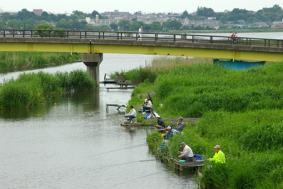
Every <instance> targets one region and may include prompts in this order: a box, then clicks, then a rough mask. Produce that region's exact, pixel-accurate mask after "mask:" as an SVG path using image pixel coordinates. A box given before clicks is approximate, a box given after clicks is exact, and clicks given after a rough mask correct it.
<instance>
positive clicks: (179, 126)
mask: <svg viewBox="0 0 283 189" xmlns="http://www.w3.org/2000/svg"><path fill="white" fill-rule="evenodd" d="M184 128H185V122H184V119H183V117H180V118H179V119H178V121H177V127H176V130H177V131H179V132H182V131H183V129H184Z"/></svg>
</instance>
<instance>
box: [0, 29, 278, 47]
mask: <svg viewBox="0 0 283 189" xmlns="http://www.w3.org/2000/svg"><path fill="white" fill-rule="evenodd" d="M0 38H28V39H32V38H60V39H62V38H63V39H89V40H128V41H153V42H162V41H163V42H183V43H215V44H230V45H231V44H232V45H245V46H260V47H273V48H283V40H279V39H264V38H247V37H236V38H231V37H228V36H213V35H192V34H186V33H183V34H171V33H153V32H143V33H139V32H111V31H72V30H0Z"/></svg>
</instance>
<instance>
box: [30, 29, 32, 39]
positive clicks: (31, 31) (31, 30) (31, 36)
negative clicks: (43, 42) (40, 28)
mask: <svg viewBox="0 0 283 189" xmlns="http://www.w3.org/2000/svg"><path fill="white" fill-rule="evenodd" d="M32 31H33V30H30V38H32Z"/></svg>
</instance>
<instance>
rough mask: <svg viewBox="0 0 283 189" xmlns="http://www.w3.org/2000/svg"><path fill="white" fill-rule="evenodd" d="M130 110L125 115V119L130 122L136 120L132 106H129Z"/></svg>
mask: <svg viewBox="0 0 283 189" xmlns="http://www.w3.org/2000/svg"><path fill="white" fill-rule="evenodd" d="M130 108H131V110H130V112H129V113H127V114H126V115H125V117H127V118H128V119H127V120H128V121H130V122H131V121H133V119H135V118H136V116H137V111H136V110H135V108H134V106H130Z"/></svg>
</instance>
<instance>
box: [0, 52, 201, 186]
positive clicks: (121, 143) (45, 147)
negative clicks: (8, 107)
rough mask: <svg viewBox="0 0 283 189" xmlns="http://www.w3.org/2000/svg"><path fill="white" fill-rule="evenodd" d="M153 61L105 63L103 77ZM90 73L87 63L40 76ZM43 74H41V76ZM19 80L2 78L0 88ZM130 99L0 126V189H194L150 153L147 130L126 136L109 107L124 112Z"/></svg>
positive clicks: (80, 103) (113, 95) (108, 99)
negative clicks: (5, 82) (115, 106)
mask: <svg viewBox="0 0 283 189" xmlns="http://www.w3.org/2000/svg"><path fill="white" fill-rule="evenodd" d="M151 59H152V57H151V56H141V55H138V56H137V55H114V54H112V55H105V56H104V61H103V63H102V64H101V73H100V78H101V79H102V78H103V75H104V73H111V72H115V71H120V70H122V69H124V70H126V69H132V68H135V67H138V66H144V65H145V64H150V62H151ZM76 69H86V68H85V66H84V65H83V64H82V63H75V64H70V65H65V66H61V67H56V68H47V69H42V70H43V71H45V72H51V73H54V72H57V71H71V70H76ZM36 71H38V70H36ZM19 73H21V72H15V73H9V74H5V75H0V81H1V82H2V81H3V80H8V79H11V78H15V77H17V75H18V74H19ZM130 95H131V91H110V92H107V90H106V89H105V87H104V86H100V89H99V91H98V92H97V94H89V95H87V96H84V97H81V98H76V99H64V100H62V101H60V102H59V103H56V104H54V105H53V106H51V107H50V108H49V109H47V110H45V111H43V112H44V113H39V114H35V115H33V116H30V117H26V118H21V119H19V118H17V119H12V118H9V119H4V118H0V186H1V188H5V189H6V188H9V189H35V188H36V189H50V188H52V189H62V188H68V189H78V188H82V189H88V188H89V189H94V188H99V189H106V188H123V189H125V188H131V189H132V188H135V189H136V188H138V189H139V188H148V189H151V188H152V189H155V188H168V189H169V188H175V189H183V188H190V189H194V188H197V187H196V182H195V181H194V180H193V179H192V178H188V177H179V176H177V175H176V174H175V173H174V172H172V171H169V170H168V169H167V168H166V167H165V166H164V165H163V164H162V163H160V162H159V161H156V160H155V159H154V157H153V156H152V155H150V154H149V153H148V148H147V145H146V141H145V139H146V133H147V131H146V130H143V129H141V130H136V131H135V132H129V131H127V130H125V129H124V128H122V127H120V126H119V124H120V123H121V121H122V120H123V117H122V116H121V115H118V114H117V113H116V112H115V110H110V113H109V114H106V112H105V109H106V106H105V105H106V104H107V103H117V104H125V103H127V101H128V100H129V98H130Z"/></svg>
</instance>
